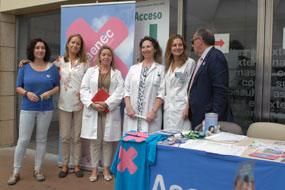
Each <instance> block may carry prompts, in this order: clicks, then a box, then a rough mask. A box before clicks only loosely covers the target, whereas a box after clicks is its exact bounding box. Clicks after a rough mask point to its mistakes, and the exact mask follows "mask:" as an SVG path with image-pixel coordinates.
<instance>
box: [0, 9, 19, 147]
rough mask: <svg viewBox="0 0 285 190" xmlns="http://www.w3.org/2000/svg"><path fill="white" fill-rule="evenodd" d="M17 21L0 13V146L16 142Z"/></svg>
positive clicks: (8, 15)
mask: <svg viewBox="0 0 285 190" xmlns="http://www.w3.org/2000/svg"><path fill="white" fill-rule="evenodd" d="M15 36H16V19H15V16H14V15H10V14H5V13H0V81H1V82H0V146H3V145H11V144H13V143H14V142H15V134H16V133H15V128H16V127H15V107H16V106H15V49H16V38H15Z"/></svg>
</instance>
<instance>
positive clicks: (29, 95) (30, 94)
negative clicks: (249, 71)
mask: <svg viewBox="0 0 285 190" xmlns="http://www.w3.org/2000/svg"><path fill="white" fill-rule="evenodd" d="M27 98H28V99H29V100H30V101H31V102H37V101H39V97H38V96H37V95H36V94H35V93H33V92H27Z"/></svg>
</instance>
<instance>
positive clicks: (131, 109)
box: [126, 106, 136, 118]
mask: <svg viewBox="0 0 285 190" xmlns="http://www.w3.org/2000/svg"><path fill="white" fill-rule="evenodd" d="M126 109H127V115H128V116H129V117H131V118H135V117H136V116H135V115H136V112H135V110H134V109H133V108H132V106H129V107H127V108H126Z"/></svg>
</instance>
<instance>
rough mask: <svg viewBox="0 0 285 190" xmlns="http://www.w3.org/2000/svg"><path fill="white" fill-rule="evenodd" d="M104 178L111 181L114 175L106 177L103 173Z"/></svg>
mask: <svg viewBox="0 0 285 190" xmlns="http://www.w3.org/2000/svg"><path fill="white" fill-rule="evenodd" d="M103 176H104V179H105V180H106V181H111V180H112V179H113V177H112V175H105V174H104V173H103Z"/></svg>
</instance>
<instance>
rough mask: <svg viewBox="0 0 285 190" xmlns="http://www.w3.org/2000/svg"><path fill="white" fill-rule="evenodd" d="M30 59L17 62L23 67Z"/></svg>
mask: <svg viewBox="0 0 285 190" xmlns="http://www.w3.org/2000/svg"><path fill="white" fill-rule="evenodd" d="M29 62H30V61H29V60H21V61H20V63H19V67H20V68H21V67H23V66H24V65H25V64H26V63H29Z"/></svg>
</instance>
